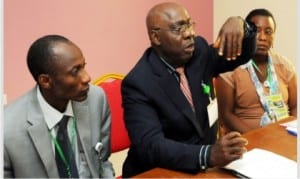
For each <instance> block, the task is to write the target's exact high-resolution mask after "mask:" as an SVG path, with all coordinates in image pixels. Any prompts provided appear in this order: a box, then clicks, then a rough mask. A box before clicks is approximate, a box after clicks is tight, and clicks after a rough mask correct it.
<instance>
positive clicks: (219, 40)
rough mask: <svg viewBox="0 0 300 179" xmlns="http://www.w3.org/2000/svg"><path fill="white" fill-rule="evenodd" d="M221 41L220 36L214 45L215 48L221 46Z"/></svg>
mask: <svg viewBox="0 0 300 179" xmlns="http://www.w3.org/2000/svg"><path fill="white" fill-rule="evenodd" d="M220 42H221V39H220V37H218V38H217V40H216V41H215V43H214V45H213V47H214V48H219V47H220Z"/></svg>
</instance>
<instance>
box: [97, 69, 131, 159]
mask: <svg viewBox="0 0 300 179" xmlns="http://www.w3.org/2000/svg"><path fill="white" fill-rule="evenodd" d="M123 78H124V76H123V75H121V74H114V73H109V74H105V75H103V76H101V77H100V78H98V79H96V80H95V81H94V82H93V84H95V85H98V86H100V87H102V88H103V90H104V91H105V94H106V96H107V98H108V103H109V106H110V110H111V118H112V122H111V153H114V152H118V151H121V150H124V149H126V148H128V147H129V146H130V140H129V137H128V133H127V129H126V127H125V123H124V118H123V107H122V96H121V83H122V80H123Z"/></svg>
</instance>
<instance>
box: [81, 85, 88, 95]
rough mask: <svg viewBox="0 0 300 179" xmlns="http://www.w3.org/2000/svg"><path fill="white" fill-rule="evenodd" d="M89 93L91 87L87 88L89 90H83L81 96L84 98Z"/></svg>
mask: <svg viewBox="0 0 300 179" xmlns="http://www.w3.org/2000/svg"><path fill="white" fill-rule="evenodd" d="M88 92H89V87H87V88H85V89H84V90H82V91H81V93H80V94H81V95H82V96H86V95H87V93H88Z"/></svg>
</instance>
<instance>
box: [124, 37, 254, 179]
mask: <svg viewBox="0 0 300 179" xmlns="http://www.w3.org/2000/svg"><path fill="white" fill-rule="evenodd" d="M254 50H255V34H253V35H252V36H249V37H248V38H245V39H244V41H243V54H242V55H241V56H240V58H239V59H238V60H235V61H227V60H226V59H224V58H223V57H220V56H218V54H217V50H216V49H214V48H213V47H212V46H209V45H208V43H207V42H206V40H205V39H203V38H202V37H195V52H194V54H193V57H192V58H191V59H190V61H189V62H188V63H187V64H186V66H185V71H186V76H187V79H188V83H189V86H190V90H191V93H192V98H193V103H194V107H195V112H193V111H192V109H191V107H190V105H189V103H188V101H187V100H186V98H185V96H184V94H183V93H182V91H181V89H180V86H179V83H178V81H177V80H176V78H175V77H174V74H171V73H170V72H169V71H168V70H167V67H166V65H165V64H164V63H163V62H162V61H161V59H160V57H159V56H158V54H157V53H156V52H155V51H154V49H153V48H151V47H150V48H148V49H147V50H146V51H145V53H144V54H143V56H142V58H141V59H140V60H139V61H138V63H137V64H136V66H135V67H134V68H133V69H132V70H131V71H130V72H129V73H128V75H127V76H126V77H125V78H124V80H123V83H122V97H123V107H124V117H125V124H126V127H127V130H128V133H129V136H130V139H131V143H132V144H131V147H130V150H129V152H128V156H127V158H126V161H125V163H124V165H123V174H122V176H123V177H131V176H133V175H136V174H138V173H141V172H143V171H146V170H149V169H151V168H154V167H162V168H169V169H173V170H181V171H185V172H191V173H193V172H197V171H199V170H200V166H199V152H200V148H201V145H205V144H214V142H215V141H216V133H217V125H216V124H215V125H214V126H213V127H211V128H210V127H209V122H208V113H207V105H208V104H209V98H208V96H207V95H206V94H204V92H203V90H202V86H201V83H202V82H203V83H205V84H209V85H210V86H211V89H212V90H211V91H212V92H213V91H214V90H213V82H212V79H213V77H215V76H217V75H218V74H219V73H221V72H225V71H228V70H233V69H234V68H235V67H237V66H238V65H240V64H243V63H246V62H247V61H248V60H249V58H250V57H252V55H253V54H254ZM212 95H214V94H212Z"/></svg>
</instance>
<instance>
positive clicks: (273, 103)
mask: <svg viewBox="0 0 300 179" xmlns="http://www.w3.org/2000/svg"><path fill="white" fill-rule="evenodd" d="M266 99H267V102H268V105H269V108H270V111H271V112H273V113H275V117H276V119H278V120H280V119H283V118H287V117H288V116H289V112H288V108H287V106H286V105H285V103H284V101H283V98H282V95H281V94H275V95H269V96H266Z"/></svg>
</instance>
